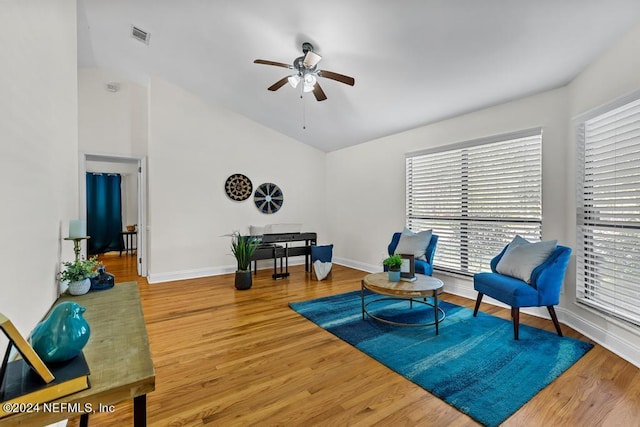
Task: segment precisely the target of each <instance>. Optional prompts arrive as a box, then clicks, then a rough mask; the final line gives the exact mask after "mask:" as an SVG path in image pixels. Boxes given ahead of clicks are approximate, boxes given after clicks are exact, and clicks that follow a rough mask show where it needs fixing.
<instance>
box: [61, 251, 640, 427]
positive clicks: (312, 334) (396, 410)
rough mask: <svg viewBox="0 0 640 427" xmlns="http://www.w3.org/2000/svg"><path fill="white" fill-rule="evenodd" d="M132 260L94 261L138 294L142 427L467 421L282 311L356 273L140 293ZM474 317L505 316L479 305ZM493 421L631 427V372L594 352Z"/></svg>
mask: <svg viewBox="0 0 640 427" xmlns="http://www.w3.org/2000/svg"><path fill="white" fill-rule="evenodd" d="M135 258H136V257H134V256H124V255H123V256H122V257H120V256H118V255H117V254H115V255H110V254H107V255H105V256H102V257H101V259H102V260H103V261H104V262H105V264H106V266H107V271H109V272H111V273H112V274H115V276H116V282H117V283H118V282H125V281H130V280H137V281H138V283H139V286H140V293H141V296H142V304H143V310H144V313H145V319H146V322H147V329H148V333H149V340H150V345H151V353H152V355H153V360H154V365H155V369H156V390H155V391H154V392H153V393H151V394H149V396H148V401H147V405H148V406H147V408H148V421H149V425H152V426H198V425H212V426H244V425H279V426H280V425H281V426H299V425H304V426H310V425H323V426H338V425H354V426H369V425H380V426H390V425H394V426H395V425H411V426H416V425H420V426H431V425H438V426H444V425H446V426H467V425H477V424H476V423H475V422H474V421H473V420H472V419H471V418H469V417H468V416H466V415H464V414H462V413H460V412H458V411H457V410H456V409H454V408H453V407H451V406H449V405H448V404H446V403H444V402H443V401H441V400H440V399H438V398H436V397H434V396H432V395H431V394H430V393H428V392H427V391H425V390H423V389H422V388H420V387H418V386H416V385H414V384H413V383H411V382H410V381H408V380H406V379H404V378H403V377H401V376H400V375H398V374H396V373H394V372H393V371H391V370H389V369H388V368H386V367H384V366H382V365H381V364H379V363H378V362H376V361H374V360H373V359H371V358H369V357H368V356H366V355H364V354H363V353H361V352H360V351H358V350H356V349H355V348H353V347H351V346H350V345H349V344H346V343H345V342H343V341H341V340H339V339H338V338H336V337H334V336H333V335H331V334H330V333H329V332H327V331H325V330H323V329H321V328H319V327H317V326H315V325H314V324H312V323H311V322H309V321H307V320H306V319H304V318H302V317H301V316H299V315H298V314H296V313H295V312H294V311H293V310H291V309H290V308H289V307H288V306H287V304H288V303H289V302H290V301H303V300H308V299H313V298H318V297H321V296H327V295H332V294H337V293H341V292H347V291H351V290H357V289H359V287H360V279H361V278H362V276H363V274H364V273H363V272H361V271H358V270H353V269H350V268H346V267H342V266H339V265H335V266H334V271H333V273H332V278H331V279H330V280H327V281H322V282H317V281H315V280H312V279H311V276H310V275H308V274H306V273H305V272H304V268H303V267H302V266H295V267H291V269H290V270H291V273H292V274H291V276H290V277H289V278H288V279H285V280H278V281H276V280H272V279H271V276H270V274H271V272H270V271H269V270H262V271H260V272H259V273H258V276H257V277H256V278H254V283H253V287H252V289H250V290H247V291H237V290H235V288H234V287H233V275H231V274H229V275H223V276H216V277H208V278H202V279H194V280H184V281H176V282H171V283H161V284H154V285H149V284H148V283H147V282H146V280H145V279H143V278H138V277H136V275H135ZM116 286H117V285H116ZM443 299H445V300H447V301H450V302H453V303H455V304H459V305H464V306H466V307H469V308H473V305H474V301H471V300H468V299H464V298H461V297H457V296H454V295H449V294H446V293H445V294H443ZM481 310H482V311H485V312H488V313H492V314H494V315H496V316H500V317H503V318H509V316H510V313H509V310H506V309H500V308H497V307H493V306H490V305H487V304H483V305H482V307H481ZM521 322H522V323H525V324H529V325H532V326H536V327H539V328H544V329H547V330H549V331H554V329H553V325H552V324H551V322H550V321H547V320H544V319H539V318H535V317H531V316H527V315H525V314H522V315H521ZM562 328H563V331H564V333H565V335H568V336H572V337H577V338H581V339H586V338H585V337H583V336H581V335H580V334H579V333H577V332H575V331H573V330H571V329H570V328H568V327H567V326H564V325H563V326H562ZM508 393H509V391H508V390H505V394H508ZM90 418H91V425H99V426H111V425H112V426H121V425H131V423H132V407H131V404H130V403H123V404H119V405H117V407H116V411H115V413H113V414H95V415H92V416H91V417H90ZM72 424H73V423H72ZM504 425H507V426H550V425H554V426H556V425H568V426H599V425H606V426H638V425H640V372H639V369H638V368H636V367H635V366H633V365H632V364H630V363H628V362H626V361H624V360H623V359H621V358H620V357H618V356H616V355H614V354H613V353H611V352H610V351H608V350H606V349H605V348H603V347H601V346H599V345H596V346H595V348H594V349H593V350H591V351H590V352H589V353H587V355H586V356H585V357H583V358H582V359H581V360H579V361H578V363H576V364H575V365H574V366H573V367H571V368H570V369H569V370H568V371H567V372H565V373H564V374H563V375H561V376H560V378H558V379H557V380H556V381H554V382H553V383H552V384H551V385H550V386H548V387H547V388H545V389H544V390H542V391H541V392H540V393H539V394H538V395H536V396H535V397H534V398H533V399H532V400H531V401H529V402H528V403H527V404H526V405H524V406H523V407H522V408H521V409H520V410H519V411H517V412H516V413H515V414H514V415H512V416H511V417H510V418H509V419H508V420H507V421H506V422H505V424H504Z"/></svg>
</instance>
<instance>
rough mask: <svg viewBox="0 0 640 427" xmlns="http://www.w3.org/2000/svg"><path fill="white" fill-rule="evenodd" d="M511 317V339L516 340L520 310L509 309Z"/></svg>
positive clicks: (517, 308) (516, 308) (515, 308)
mask: <svg viewBox="0 0 640 427" xmlns="http://www.w3.org/2000/svg"><path fill="white" fill-rule="evenodd" d="M511 317H513V339H514V340H517V339H518V332H519V331H518V329H519V326H520V308H519V307H511Z"/></svg>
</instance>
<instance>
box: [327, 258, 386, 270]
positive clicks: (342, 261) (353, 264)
mask: <svg viewBox="0 0 640 427" xmlns="http://www.w3.org/2000/svg"><path fill="white" fill-rule="evenodd" d="M333 263H334V264H338V265H343V266H345V267H349V268H354V269H356V270H361V271H364V272H366V273H375V272H378V271H382V265H374V264H365V263H362V262H358V261H354V260H351V259H348V258H341V257H335V256H334V257H333Z"/></svg>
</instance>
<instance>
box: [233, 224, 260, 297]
mask: <svg viewBox="0 0 640 427" xmlns="http://www.w3.org/2000/svg"><path fill="white" fill-rule="evenodd" d="M259 244H260V241H259V240H258V239H257V238H256V237H253V236H243V235H241V234H240V232H238V231H236V232H235V233H233V234H232V235H231V252H233V256H234V257H236V261H237V263H238V268H237V270H236V277H235V286H236V289H239V290H245V289H249V288H251V285H252V284H253V283H252V281H251V269H250V266H251V256H252V255H253V252H254V251H255V250H256V248H257V247H258V245H259Z"/></svg>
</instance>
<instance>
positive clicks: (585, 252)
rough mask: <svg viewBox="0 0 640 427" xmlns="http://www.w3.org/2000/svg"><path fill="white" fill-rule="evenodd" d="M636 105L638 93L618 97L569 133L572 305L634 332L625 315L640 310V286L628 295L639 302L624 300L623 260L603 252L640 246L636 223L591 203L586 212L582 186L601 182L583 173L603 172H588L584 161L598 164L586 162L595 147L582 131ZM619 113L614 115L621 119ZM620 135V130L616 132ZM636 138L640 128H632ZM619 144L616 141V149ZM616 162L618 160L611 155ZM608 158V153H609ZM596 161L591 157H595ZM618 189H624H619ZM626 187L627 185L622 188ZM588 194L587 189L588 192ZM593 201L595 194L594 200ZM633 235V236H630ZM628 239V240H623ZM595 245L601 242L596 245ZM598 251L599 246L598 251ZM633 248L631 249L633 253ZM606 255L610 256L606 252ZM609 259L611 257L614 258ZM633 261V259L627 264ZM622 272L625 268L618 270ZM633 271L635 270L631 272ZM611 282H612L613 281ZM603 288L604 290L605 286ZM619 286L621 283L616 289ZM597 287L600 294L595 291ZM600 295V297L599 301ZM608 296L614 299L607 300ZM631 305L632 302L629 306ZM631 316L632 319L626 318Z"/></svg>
mask: <svg viewBox="0 0 640 427" xmlns="http://www.w3.org/2000/svg"><path fill="white" fill-rule="evenodd" d="M638 102H640V90H639V91H634V92H632V93H629V94H627V95H625V96H623V97H620V98H618V99H616V100H614V101H612V102H609V103H607V104H604V105H601V106H599V107H597V108H595V109H593V110H591V111H588V112H586V113H584V114H582V115H580V116H578V117H576V118H574V120H573V128H574V132H575V133H574V140H575V144H576V146H575V152H576V155H577V156H576V157H577V164H576V171H575V172H576V182H575V194H576V251H575V255H576V289H575V295H574V297H575V301H576V303H577V304H579V305H581V306H583V307H588V308H591V309H594V310H596V311H597V312H599V313H601V314H602V315H603V316H604V317H607V318H616V319H620V320H622V321H623V322H625V323H626V324H631V325H635V326H640V315H635V316H634V315H633V310H629V309H628V308H625V306H626V305H629V304H632V307H633V308H636V309H637V308H639V307H640V285H636V287H635V289H631V291H635V293H638V296H636V297H634V298H633V299H631V300H630V299H629V298H630V297H629V295H628V294H625V292H627V291H628V290H629V289H628V287H627V285H624V284H622V282H627V283H631V282H632V281H630V280H626V279H624V276H627V275H628V274H627V273H625V272H624V271H623V272H622V273H619V274H618V273H616V268H617V259H618V258H621V257H620V256H616V255H615V254H614V255H609V254H607V252H606V247H604V248H603V247H602V246H605V245H607V244H611V243H606V241H608V242H613V243H612V244H613V245H624V244H625V242H624V241H625V239H626V240H627V241H635V242H636V243H637V242H638V241H640V232H638V231H637V230H640V222H636V223H635V224H634V223H633V222H629V221H624V219H623V216H624V214H623V213H621V212H619V211H614V213H607V214H603V213H601V212H600V211H598V210H597V209H596V208H595V201H592V202H591V203H593V204H594V206H593V207H589V206H591V205H587V203H586V200H588V199H589V194H590V193H588V192H587V187H586V186H585V181H586V182H588V183H589V185H590V186H592V185H598V184H601V183H602V181H599V180H598V181H596V179H597V178H595V179H591V178H589V179H587V178H586V173H587V172H586V169H589V171H590V172H589V177H591V176H592V175H596V174H597V172H596V171H601V170H602V169H601V168H602V166H598V169H596V168H594V167H592V166H587V159H589V161H590V162H591V165H593V164H594V161H598V158H593V157H587V154H586V152H587V144H594V141H587V135H586V130H585V129H586V126H587V124H588V123H590V122H592V121H593V122H595V121H597V120H606V118H607V117H609V116H614V115H615V112H616V111H618V110H621V111H622V109H623V108H624V107H627V106H629V105H630V104H637V103H638ZM635 109H636V113H637V112H638V111H640V105H635ZM621 111H618V113H620V112H621ZM616 129H618V128H616ZM633 129H634V130H637V131H639V132H640V123H639V124H638V125H637V126H636V127H635V128H633ZM616 142H618V141H617V140H615V142H614V144H615V143H616ZM632 147H635V148H638V149H640V141H638V142H635V143H633V144H632ZM613 151H614V157H615V156H616V153H615V149H614V150H613ZM607 152H611V150H608V151H607ZM594 157H595V156H594ZM638 160H640V156H638ZM618 164H619V163H618V162H617V160H616V161H615V165H616V168H615V170H616V175H617V165H618ZM617 182H618V181H617V178H616V180H615V184H614V190H612V192H615V191H616V189H617V188H618V184H617ZM639 184H640V179H638V180H637V181H635V182H633V183H632V185H636V186H638V185H639ZM620 185H621V186H622V184H620ZM624 185H629V184H628V183H627V182H625V184H624ZM589 188H591V187H589ZM636 194H638V195H640V187H638V188H637V189H636ZM591 197H595V194H593V196H591ZM638 208H640V204H636V209H638ZM616 214H618V215H619V217H618V219H617V220H615V219H614V220H613V221H612V220H611V219H612V217H613V218H615V216H616ZM634 230H635V231H634ZM625 233H626V234H625ZM633 233H637V234H636V236H635V237H634V236H632V234H633ZM597 240H599V241H597ZM600 245H602V246H600ZM636 246H637V245H633V247H636ZM596 251H600V252H599V253H600V255H597V254H596ZM610 251H613V250H611V249H610ZM612 253H613V252H612ZM630 254H633V248H631V249H629V250H627V251H625V257H627V258H629V256H632V255H630ZM636 255H637V256H638V258H637V259H636V261H635V264H636V265H638V268H640V251H638V252H637V253H636ZM606 258H613V260H614V261H605V259H606ZM631 261H633V259H631ZM621 268H622V269H623V270H624V267H621ZM631 268H632V269H633V268H635V267H631ZM606 269H609V270H610V271H612V273H610V275H612V276H614V277H613V278H611V277H608V276H609V274H607V273H606V272H605V270H606ZM616 275H618V277H622V278H621V279H619V280H620V281H619V282H616V277H615V276H616ZM611 280H613V281H611ZM604 282H606V283H608V285H606V286H605V285H603V283H604ZM618 283H621V284H620V286H618ZM599 287H600V288H599ZM618 292H619V294H620V296H618V297H616V295H617V294H618ZM598 294H602V295H603V296H602V297H600V296H599V295H598ZM609 294H612V295H613V296H610V295H609ZM616 298H618V299H619V300H620V302H619V303H610V302H609V300H610V299H613V300H615V299H616ZM629 301H631V302H629ZM629 312H631V314H629Z"/></svg>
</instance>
